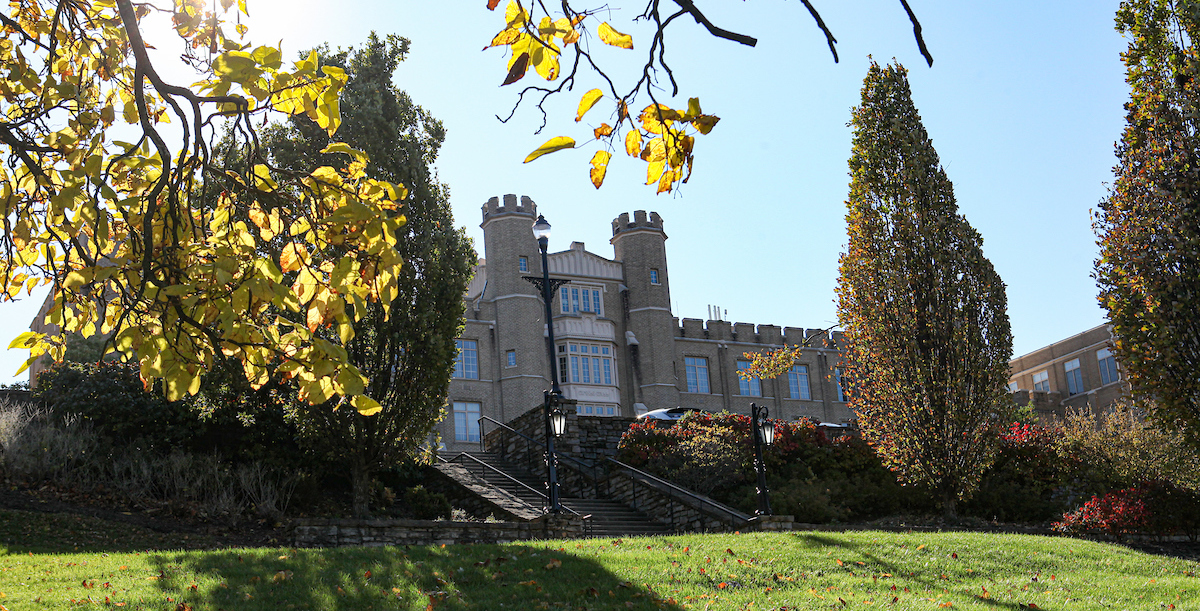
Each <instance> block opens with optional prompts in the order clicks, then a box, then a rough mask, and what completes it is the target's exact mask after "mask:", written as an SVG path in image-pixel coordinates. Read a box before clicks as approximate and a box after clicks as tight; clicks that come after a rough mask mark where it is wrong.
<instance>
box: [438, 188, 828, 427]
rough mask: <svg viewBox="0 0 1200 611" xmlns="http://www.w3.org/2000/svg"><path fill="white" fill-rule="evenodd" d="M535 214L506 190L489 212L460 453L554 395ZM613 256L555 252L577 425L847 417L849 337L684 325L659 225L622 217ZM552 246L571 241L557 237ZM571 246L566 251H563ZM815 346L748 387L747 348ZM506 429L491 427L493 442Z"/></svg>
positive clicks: (456, 418) (459, 378)
mask: <svg viewBox="0 0 1200 611" xmlns="http://www.w3.org/2000/svg"><path fill="white" fill-rule="evenodd" d="M536 218H537V206H536V204H534V202H533V201H532V200H531V199H530V198H528V197H521V198H519V199H518V198H517V196H515V195H506V196H504V198H503V199H502V200H501V198H495V197H494V198H492V199H490V200H489V201H488V202H487V203H486V204H484V206H483V223H482V225H481V227H482V228H483V233H484V245H483V247H484V258H483V259H480V261H479V264H478V267H477V268H476V274H475V278H474V280H473V281H472V282H471V285H470V286H469V287H468V289H467V294H466V296H465V297H464V299H465V300H466V306H467V308H466V310H467V311H466V320H465V325H464V327H465V328H464V329H463V332H462V337H460V338H459V339H458V342H459V357H458V364H457V368H456V371H455V377H454V379H453V380H452V382H451V385H450V395H449V398H448V403H449V405H448V410H449V412H450V413H449V414H448V417H447V418H446V419H444V420H443V421H442V422H441V423H440V424H439V429H438V432H439V433H440V434H441V437H442V441H443V443H444V444H445V445H446V447H447V449H450V450H461V449H473V448H477V447H478V442H479V438H480V433H481V431H480V427H479V424H478V421H479V418H480V417H481V416H484V417H487V418H490V419H493V420H495V421H498V422H508V421H509V420H511V419H513V418H515V417H517V416H519V415H521V414H523V413H525V412H526V411H528V410H530V409H531V408H533V407H536V406H540V405H541V404H542V393H543V391H544V390H546V389H548V388H549V387H550V381H549V376H550V366H549V363H548V362H547V356H546V355H547V350H546V341H547V340H546V331H545V320H544V319H545V311H544V306H543V304H542V300H541V296H540V293H539V289H537V288H536V287H535V286H534V285H533V284H532V283H530V282H528V281H526V280H525V279H524V277H525V276H536V277H540V276H541V273H542V269H541V254H540V251H539V250H538V244H537V241H536V240H535V239H534V236H533V232H532V230H531V227H532V225H533V222H534V220H535V219H536ZM612 232H613V237H612V239H611V240H610V243H611V244H612V246H613V256H612V258H611V259H608V258H605V257H602V256H600V255H597V254H594V253H591V252H588V251H587V250H586V248H585V247H584V244H583V243H581V242H572V243H571V244H570V247H569V248H568V249H567V250H563V251H559V252H552V253H550V254H549V257H548V266H549V273H550V276H551V278H557V279H562V280H566V281H567V282H566V284H563V285H561V287H560V288H558V290H557V291H555V294H554V298H553V303H552V304H551V310H552V312H553V321H552V322H553V325H554V337H555V342H556V344H557V345H556V346H555V347H554V349H555V352H554V354H555V357H556V359H557V361H558V362H557V365H558V369H559V372H560V373H559V375H560V386H561V387H562V390H563V394H564V395H565V396H566V397H567V398H569V399H573V400H575V401H576V402H577V410H578V414H579V416H580V417H601V418H602V417H610V416H624V417H632V416H635V415H638V414H641V413H644V412H646V411H650V410H656V409H662V408H671V407H677V406H682V407H696V408H701V409H705V410H710V411H721V410H729V411H731V412H741V413H748V411H749V405H750V403H751V402H756V403H759V404H760V405H761V404H764V403H765V404H766V405H768V406H769V407H770V410H771V415H772V417H776V418H784V419H793V418H800V417H808V418H815V419H817V420H821V421H827V422H844V421H848V420H850V419H851V418H852V414H851V412H850V411H849V409H848V408H847V407H846V404H845V402H844V400H843V399H844V397H843V396H841V389H840V385H839V384H838V373H839V372H838V370H837V363H838V360H839V353H838V351H837V349H836V342H837V340H838V339H839V337H840V334H838V333H834V334H832V335H830V334H828V333H826V332H825V331H823V330H817V329H808V330H805V329H801V328H786V329H785V328H780V327H778V326H774V325H757V326H755V325H753V324H747V323H734V324H730V323H729V322H726V321H723V320H709V321H703V320H699V319H691V318H688V319H684V320H683V321H682V323H681V322H680V321H679V319H677V318H676V317H675V316H674V315H673V314H672V312H671V293H670V271H669V269H668V265H667V252H666V240H667V234H666V233H665V232H664V231H663V221H662V218H661V217H660V216H659V215H658V214H657V213H653V212H652V213H650V214H647V213H646V212H644V211H640V210H639V211H636V212H634V213H633V216H632V217H631V216H630V215H629V214H628V213H623V214H621V215H620V216H619V217H618V218H616V219H615V220H614V221H613V223H612ZM551 240H552V244H551V248H553V247H554V242H558V240H561V238H559V237H558V236H552V238H551ZM558 243H562V242H558ZM806 339H809V344H811V345H812V346H813V347H812V348H811V349H807V350H804V352H803V356H802V358H801V359H800V362H799V363H798V364H797V365H796V366H795V367H793V369H792V371H791V372H789V373H788V374H787V375H785V376H780V377H779V378H777V379H774V380H763V381H762V382H761V383H759V382H757V381H743V380H741V379H740V378H739V377H738V375H737V371H738V369H739V368H743V367H747V366H748V361H747V360H746V359H744V357H743V356H742V354H743V353H744V352H766V351H769V350H772V349H775V348H779V347H781V346H783V344H784V343H785V342H786V343H787V344H800V343H803V342H804V341H805V340H806ZM495 426H496V425H495V424H494V423H491V422H487V421H484V423H483V431H482V432H483V433H486V432H487V431H489V430H492V429H493V428H494V427H495Z"/></svg>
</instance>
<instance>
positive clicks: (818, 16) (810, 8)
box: [800, 0, 838, 64]
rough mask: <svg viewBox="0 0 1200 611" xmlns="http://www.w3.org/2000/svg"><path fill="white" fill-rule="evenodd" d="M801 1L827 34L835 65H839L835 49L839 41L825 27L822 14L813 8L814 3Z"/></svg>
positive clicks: (826, 38)
mask: <svg viewBox="0 0 1200 611" xmlns="http://www.w3.org/2000/svg"><path fill="white" fill-rule="evenodd" d="M800 1H801V2H803V3H804V7H805V8H807V9H808V14H810V15H812V17H813V19H815V20H816V21H817V27H818V28H821V31H822V32H824V33H825V42H827V43H829V52H830V53H833V63H835V64H836V63H838V54H837V48H836V47H834V45H836V44H837V39H836V38H834V37H833V32H830V31H829V28H828V27H826V26H825V20H824V19H821V14H820V13H818V12H817V9H815V8H813V5H812V3H810V2H809V1H808V0H800Z"/></svg>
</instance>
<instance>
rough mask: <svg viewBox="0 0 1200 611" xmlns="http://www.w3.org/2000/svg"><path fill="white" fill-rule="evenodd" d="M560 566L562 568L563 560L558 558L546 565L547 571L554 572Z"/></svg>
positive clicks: (552, 559)
mask: <svg viewBox="0 0 1200 611" xmlns="http://www.w3.org/2000/svg"><path fill="white" fill-rule="evenodd" d="M560 566H562V561H561V560H559V559H558V558H551V559H550V562H548V563H546V570H547V571H552V570H554V569H557V568H558V567H560Z"/></svg>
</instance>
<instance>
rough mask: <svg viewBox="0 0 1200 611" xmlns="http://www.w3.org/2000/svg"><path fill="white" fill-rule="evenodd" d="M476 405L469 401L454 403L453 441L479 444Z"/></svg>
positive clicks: (477, 405) (477, 408)
mask: <svg viewBox="0 0 1200 611" xmlns="http://www.w3.org/2000/svg"><path fill="white" fill-rule="evenodd" d="M479 407H480V406H479V404H478V403H473V402H470V401H455V402H454V440H455V441H474V442H476V443H478V442H479V415H480V409H479Z"/></svg>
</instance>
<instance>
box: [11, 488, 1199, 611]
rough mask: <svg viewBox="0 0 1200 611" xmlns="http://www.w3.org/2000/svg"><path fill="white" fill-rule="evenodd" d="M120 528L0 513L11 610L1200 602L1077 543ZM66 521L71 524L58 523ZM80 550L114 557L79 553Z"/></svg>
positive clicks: (1162, 564) (1188, 583)
mask: <svg viewBox="0 0 1200 611" xmlns="http://www.w3.org/2000/svg"><path fill="white" fill-rule="evenodd" d="M18 524H19V525H18ZM31 524H37V526H31ZM113 528H114V527H112V526H111V525H109V524H104V523H92V522H90V521H88V520H86V519H79V518H62V517H47V516H39V515H36V514H23V513H20V512H0V537H3V539H0V541H2V542H3V545H4V547H3V549H4V550H5V552H6V553H5V554H4V555H0V591H2V592H3V594H0V596H2V598H0V604H3V605H7V607H8V608H10V609H12V610H13V611H17V610H18V609H68V608H77V607H79V606H80V605H81V604H82V605H85V606H90V605H91V604H92V603H96V604H99V605H104V606H106V607H108V608H126V609H176V608H178V609H186V608H188V607H189V606H190V608H192V609H197V610H198V609H239V610H241V609H245V610H255V609H264V610H265V609H346V610H350V609H354V610H365V609H406V610H407V609H412V610H421V609H426V608H427V607H429V605H430V604H431V602H432V603H433V608H434V609H480V610H495V609H537V608H554V609H563V608H565V609H588V610H604V609H697V610H701V609H714V610H715V609H739V610H740V609H755V610H760V609H821V608H831V607H836V608H842V607H843V606H845V607H855V608H864V609H865V608H876V607H886V608H894V609H938V608H947V607H950V606H953V607H954V608H969V609H1018V608H1023V607H1024V608H1028V607H1029V605H1030V604H1034V605H1036V608H1040V609H1171V608H1178V609H1194V608H1197V606H1198V605H1200V595H1198V592H1200V580H1198V578H1197V577H1196V575H1197V572H1200V564H1197V563H1193V562H1187V561H1182V560H1175V559H1169V558H1162V557H1157V556H1150V555H1146V554H1142V553H1138V552H1133V551H1129V550H1127V549H1125V548H1122V547H1118V546H1112V545H1104V544H1098V543H1092V542H1087V541H1081V540H1076V539H1067V538H1047V537H1030V536H1019V535H985V534H967V533H943V534H925V533H921V534H896V533H882V532H856V533H844V534H842V533H780V534H731V535H705V536H701V535H688V536H677V537H666V538H649V539H626V540H621V541H614V540H611V539H593V540H585V541H567V542H563V541H547V542H536V543H523V544H509V545H471V546H451V547H437V546H433V547H415V548H411V549H395V548H374V549H361V548H343V549H329V550H293V549H253V550H217V551H141V552H137V551H132V550H134V549H138V548H139V547H140V546H141V545H146V546H148V547H150V546H153V547H161V545H162V544H167V545H172V546H187V545H190V544H195V543H196V542H195V540H175V541H171V540H168V539H169V537H168V538H164V536H163V535H157V534H153V533H147V532H145V531H139V530H138V529H134V528H121V530H113ZM68 529H74V530H71V531H70V532H71V533H73V534H69V535H68V534H64V533H66V532H67V530H68ZM59 530H61V531H63V532H56V531H59ZM113 539H116V541H113ZM76 545H79V547H81V548H83V549H92V550H103V549H107V550H108V551H107V552H104V551H95V552H92V553H79V552H75V551H74V550H73V548H74V547H75V546H76ZM56 548H57V549H59V550H62V551H64V552H65V551H67V550H70V551H69V552H68V553H54V552H53V550H54V549H56ZM142 549H145V548H142ZM893 601H894V603H893ZM1171 605H1174V607H1171Z"/></svg>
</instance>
